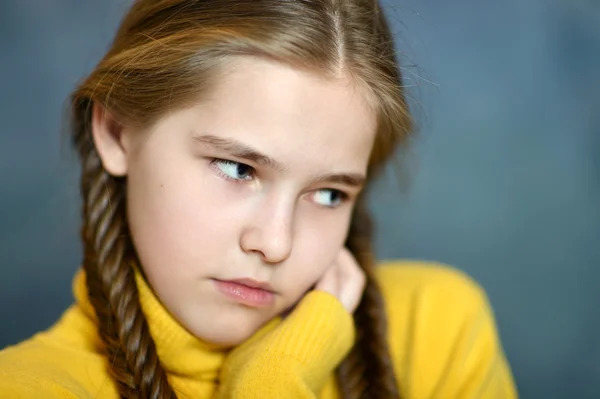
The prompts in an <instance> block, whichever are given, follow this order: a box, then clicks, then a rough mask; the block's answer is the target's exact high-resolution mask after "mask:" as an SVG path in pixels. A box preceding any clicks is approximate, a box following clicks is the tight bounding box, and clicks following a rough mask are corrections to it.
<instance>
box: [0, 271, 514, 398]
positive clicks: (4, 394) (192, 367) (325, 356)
mask: <svg viewBox="0 0 600 399" xmlns="http://www.w3.org/2000/svg"><path fill="white" fill-rule="evenodd" d="M378 277H379V281H380V283H381V286H382V289H383V294H384V297H385V300H386V312H387V314H388V319H389V345H390V350H391V356H392V361H393V368H394V371H395V373H396V376H397V380H398V381H399V385H400V389H401V392H402V394H403V398H404V399H422V398H423V399H424V398H440V399H461V398H483V399H492V398H493V399H496V398H497V399H515V398H517V392H516V388H515V384H514V382H513V379H512V376H511V372H510V369H509V366H508V364H507V362H506V360H505V357H504V354H503V351H502V348H501V345H500V343H499V340H498V336H497V332H496V328H495V323H494V319H493V313H492V311H491V309H490V306H489V304H488V302H487V299H486V296H485V293H484V292H483V291H482V289H481V288H480V287H479V286H478V285H477V284H476V283H474V282H473V281H472V280H471V279H469V278H468V277H466V276H465V275H464V274H462V273H460V272H458V271H456V270H453V269H451V268H448V267H444V266H439V265H432V264H423V263H416V262H404V263H400V262H395V263H391V262H389V263H387V264H384V265H382V266H381V267H380V268H379V269H378ZM137 283H138V287H139V290H140V301H141V304H142V308H143V311H144V313H145V314H146V317H147V319H148V322H149V325H150V330H151V334H152V336H153V337H154V340H155V342H156V347H157V351H158V355H159V358H160V359H161V362H162V363H163V366H164V368H165V369H166V370H167V373H168V375H169V380H170V382H171V384H172V386H173V388H174V389H175V391H176V392H177V394H178V397H179V398H180V399H184V398H219V399H220V398H233V399H240V398H244V399H245V398H248V399H258V398H260V399H271V398H296V399H300V398H302V399H305V398H306V399H308V398H321V399H333V398H337V397H339V395H338V390H337V387H336V382H335V379H334V377H333V370H334V368H335V366H336V364H337V363H338V362H339V361H340V360H341V359H342V358H343V357H344V356H345V355H346V354H347V353H348V351H349V348H350V347H351V345H352V342H353V340H354V327H353V322H352V318H351V316H350V315H349V314H348V313H347V312H346V311H345V310H344V308H343V307H342V305H341V303H340V302H338V300H337V299H336V298H334V297H333V296H331V295H329V294H327V293H325V292H316V291H313V292H310V293H309V294H308V295H306V296H305V298H304V299H303V300H302V301H301V303H300V304H299V306H298V308H297V309H296V310H295V311H294V312H293V313H292V315H291V316H290V317H288V318H286V319H285V320H283V321H282V320H281V319H279V318H277V319H275V320H273V321H272V322H270V323H268V324H267V325H266V326H265V327H263V328H262V329H261V330H260V331H259V332H257V333H256V334H255V335H254V336H253V337H251V338H250V339H249V340H248V341H246V342H245V343H243V344H242V345H240V346H238V347H237V348H235V349H234V350H232V351H230V352H224V351H222V350H219V349H217V348H212V347H210V346H209V345H207V344H205V343H203V342H201V341H200V340H198V339H197V338H195V337H194V336H192V335H191V334H189V333H188V332H187V331H186V330H185V329H184V328H182V327H181V326H180V325H178V324H177V322H176V321H175V320H174V319H173V318H172V317H171V316H170V315H169V314H168V312H167V311H166V310H165V309H164V308H163V307H162V306H161V304H160V303H159V301H158V300H157V298H156V297H154V295H153V293H152V291H151V290H150V289H149V287H148V286H147V285H146V284H145V282H144V280H143V279H142V278H141V277H139V276H138V278H137ZM73 287H74V293H75V298H76V303H75V304H74V305H73V306H72V307H71V308H69V309H68V310H67V311H66V312H65V314H64V315H63V316H62V317H61V319H60V320H59V321H58V322H57V323H56V325H54V326H53V327H51V328H50V329H49V330H47V331H45V332H42V333H39V334H37V335H35V336H34V337H32V338H31V339H29V340H27V341H25V342H22V343H20V344H18V345H15V346H12V347H8V348H5V349H4V350H3V351H1V352H0V398H5V399H20V398H23V399H34V398H35V399H38V398H44V399H59V398H69V399H74V398H77V399H87V398H89V399H93V398H94V399H103V398H106V399H109V398H110V399H115V398H118V395H117V391H116V388H115V385H114V384H113V383H112V381H111V379H110V377H109V374H108V373H107V368H106V365H107V360H106V359H105V358H104V357H103V356H102V354H101V351H100V340H99V337H98V335H97V332H96V326H95V324H94V312H93V309H92V307H91V305H90V303H89V301H88V297H87V293H86V288H85V282H84V278H83V275H82V273H78V275H77V276H76V277H75V279H74V284H73Z"/></svg>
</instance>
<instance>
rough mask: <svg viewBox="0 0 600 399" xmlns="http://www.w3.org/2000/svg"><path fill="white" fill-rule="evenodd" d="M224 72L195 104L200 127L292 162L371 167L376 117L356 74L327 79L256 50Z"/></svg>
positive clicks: (297, 165)
mask: <svg viewBox="0 0 600 399" xmlns="http://www.w3.org/2000/svg"><path fill="white" fill-rule="evenodd" d="M220 76H221V77H220V79H219V82H218V84H216V85H215V86H214V88H213V90H212V91H211V93H210V94H209V95H208V96H207V98H205V101H203V102H202V104H201V105H199V106H198V107H196V108H195V109H194V110H191V111H192V112H191V113H190V117H191V120H190V121H189V122H190V123H191V124H192V125H193V126H190V127H191V128H192V129H193V130H195V131H196V132H198V133H201V134H203V133H208V134H212V135H218V136H223V137H228V138H233V139H236V140H239V141H242V142H245V143H247V144H250V145H252V146H253V147H256V148H257V149H259V150H260V151H262V152H265V153H266V154H268V155H270V156H272V157H274V158H276V159H278V160H280V161H281V162H282V163H283V164H284V165H286V167H288V168H290V169H295V168H304V169H306V168H307V167H309V166H312V167H314V168H319V169H321V168H327V169H331V168H334V167H335V168H346V169H348V168H351V169H352V171H355V172H365V171H366V167H367V163H368V158H369V155H370V151H371V148H372V145H373V140H374V136H375V130H376V126H375V124H376V122H375V121H376V117H375V113H374V111H373V110H372V109H371V108H370V107H369V103H368V101H367V97H366V95H365V93H363V90H361V89H360V88H359V85H357V84H356V82H354V81H353V80H352V79H351V78H350V77H349V76H342V77H339V78H336V79H332V78H328V79H326V78H324V77H322V76H319V75H318V74H316V73H311V72H307V71H304V70H300V69H296V68H293V67H290V66H288V65H285V64H281V63H277V62H274V61H269V60H265V59H260V58H254V57H238V58H236V59H235V60H234V61H232V62H231V64H229V65H228V66H227V67H226V69H225V71H224V73H223V74H221V75H220Z"/></svg>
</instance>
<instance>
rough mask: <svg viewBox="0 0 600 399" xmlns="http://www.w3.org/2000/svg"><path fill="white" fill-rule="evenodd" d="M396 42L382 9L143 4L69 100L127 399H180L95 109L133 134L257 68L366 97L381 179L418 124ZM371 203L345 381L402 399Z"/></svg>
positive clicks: (360, 245)
mask: <svg viewBox="0 0 600 399" xmlns="http://www.w3.org/2000/svg"><path fill="white" fill-rule="evenodd" d="M394 52H395V51H394V44H393V38H392V35H391V33H390V30H389V27H388V24H387V21H386V19H385V16H384V14H383V11H382V10H381V7H380V6H379V4H378V2H377V1H376V0H353V1H349V0H348V1H341V0H297V1H292V0H286V1H281V0H252V1H247V0H220V1H216V0H215V1H190V0H187V1H184V0H153V1H150V0H137V1H135V2H134V4H133V5H132V7H131V9H130V10H129V12H128V13H127V14H126V16H125V18H124V19H123V21H122V22H121V25H120V27H119V29H118V32H117V34H116V36H115V39H114V41H113V43H112V46H111V48H110V49H109V51H108V52H107V54H106V55H105V56H104V58H103V59H102V60H101V61H100V63H99V64H98V65H97V67H96V68H95V69H94V70H93V71H92V72H91V74H90V75H89V76H88V77H87V78H86V79H85V80H84V81H83V82H82V83H81V84H80V85H79V87H78V88H77V89H76V90H75V92H74V93H73V94H72V97H71V105H72V122H73V127H72V130H73V142H74V144H75V147H76V148H77V150H78V152H79V157H80V160H81V165H82V173H81V195H82V200H83V206H82V214H83V224H82V229H81V237H82V240H83V246H84V268H85V271H86V279H87V281H86V282H87V286H88V290H89V295H90V301H91V303H92V305H93V307H94V309H95V312H96V314H97V316H98V321H99V323H98V331H99V335H100V337H101V338H102V341H103V343H104V346H105V351H106V356H107V362H108V367H109V369H110V373H111V375H112V377H113V378H114V380H115V382H116V384H117V387H118V391H119V393H120V395H121V397H123V398H134V397H135V398H137V397H139V396H141V397H145V398H146V397H147V398H156V399H158V398H173V399H174V398H176V395H175V393H174V391H173V389H172V388H171V386H170V385H169V382H168V380H167V375H166V372H165V371H164V369H163V368H162V366H161V363H160V359H159V358H158V356H157V353H156V348H155V345H154V341H153V340H152V337H151V335H150V332H149V329H148V325H147V321H146V318H145V316H144V313H143V312H142V309H141V306H140V301H139V294H138V291H137V286H136V283H135V278H134V271H133V268H132V264H134V263H135V262H138V259H137V256H136V254H135V248H134V246H133V243H132V240H131V238H130V235H129V230H128V225H127V212H126V195H127V191H126V179H124V178H118V177H114V176H111V175H109V174H108V173H107V172H106V171H105V170H104V168H103V167H102V164H101V162H100V158H99V156H98V154H97V152H96V149H95V147H94V144H93V141H92V138H91V118H92V108H93V107H92V106H93V104H94V103H98V104H101V105H102V106H103V107H104V108H105V109H107V110H108V111H110V112H111V114H113V115H114V116H115V118H116V119H117V120H118V121H119V123H122V124H124V125H129V126H135V127H140V128H143V127H149V126H151V125H152V124H153V123H155V122H156V121H157V120H158V119H160V118H161V117H162V116H163V115H165V114H167V113H168V112H169V111H170V110H172V109H180V108H184V107H187V106H191V105H193V104H195V103H197V101H198V100H200V99H202V98H203V96H206V95H207V93H208V92H209V91H210V89H211V88H212V85H214V84H215V83H216V82H218V81H219V77H220V73H221V72H222V71H223V68H222V67H223V65H225V63H226V62H227V60H229V59H230V58H231V57H235V56H258V57H265V58H269V59H273V60H276V61H279V62H283V63H286V64H289V65H292V66H294V67H297V68H303V69H308V70H311V71H315V72H316V73H318V74H320V75H322V76H324V77H326V78H335V77H339V76H341V75H342V74H344V73H347V74H349V75H350V76H351V77H352V79H353V81H354V82H355V83H357V84H358V85H360V86H361V87H362V88H365V89H366V90H367V91H366V93H368V94H367V95H368V98H369V99H370V100H371V103H372V105H373V106H374V107H375V110H376V112H377V115H378V120H377V122H378V125H377V135H376V139H375V144H374V147H373V150H372V154H371V158H370V161H369V171H368V172H369V177H370V179H372V178H373V176H374V174H376V173H377V172H378V171H379V170H380V169H381V167H382V166H383V165H384V164H385V163H386V161H387V160H388V159H389V158H390V157H391V156H392V154H393V153H394V151H395V149H396V147H397V146H398V145H399V144H402V143H404V142H405V139H406V138H407V135H408V132H409V131H410V130H411V127H412V125H411V118H410V115H409V112H408V107H407V104H406V101H405V97H404V92H403V88H402V81H401V76H400V71H399V68H398V65H397V62H396V58H395V55H394ZM371 241H372V229H371V220H370V217H369V214H368V212H367V207H366V203H365V201H364V194H363V196H361V198H360V199H359V201H358V202H357V204H356V207H355V209H354V213H353V216H352V221H351V225H350V229H349V233H348V237H347V241H346V245H347V247H348V248H349V249H350V251H351V252H352V253H353V255H354V256H355V257H356V259H357V261H358V262H359V264H360V266H361V267H362V268H363V270H364V271H365V273H366V276H367V285H366V288H365V292H364V295H363V297H362V300H361V303H360V304H359V306H358V308H357V310H356V311H355V314H354V319H355V324H356V328H357V340H356V343H355V345H354V347H353V348H352V350H351V352H350V354H349V355H348V356H347V358H346V359H345V360H344V361H343V362H342V363H341V364H340V366H339V367H338V369H337V376H338V382H339V387H340V389H341V392H342V397H343V398H344V399H357V398H399V397H400V394H399V388H398V382H397V381H396V378H395V376H394V373H393V368H392V367H391V360H390V354H389V349H388V340H387V326H386V316H385V306H384V305H385V304H384V301H383V297H382V294H381V291H380V289H379V287H378V285H377V282H376V279H375V270H374V269H375V260H374V255H373V249H372V243H371Z"/></svg>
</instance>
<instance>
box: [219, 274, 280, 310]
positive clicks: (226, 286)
mask: <svg viewBox="0 0 600 399" xmlns="http://www.w3.org/2000/svg"><path fill="white" fill-rule="evenodd" d="M213 282H214V283H215V286H216V288H217V290H218V291H219V292H221V293H222V294H223V295H225V296H227V297H228V298H230V299H233V300H234V301H236V302H238V303H240V304H242V305H246V306H250V307H268V306H271V305H273V302H274V301H275V292H274V291H273V288H272V287H271V285H270V284H269V283H265V282H260V281H256V280H253V279H248V278H242V279H235V280H218V279H213Z"/></svg>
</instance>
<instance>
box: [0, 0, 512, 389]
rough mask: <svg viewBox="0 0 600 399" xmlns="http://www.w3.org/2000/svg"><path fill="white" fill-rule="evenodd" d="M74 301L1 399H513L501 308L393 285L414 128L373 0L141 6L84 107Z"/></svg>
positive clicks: (32, 348)
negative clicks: (378, 195) (404, 156)
mask: <svg viewBox="0 0 600 399" xmlns="http://www.w3.org/2000/svg"><path fill="white" fill-rule="evenodd" d="M72 115H73V141H74V144H75V146H76V148H77V150H78V152H79V155H80V159H81V165H82V174H81V194H82V199H83V227H82V230H81V232H82V240H83V246H84V259H83V267H82V270H81V271H80V272H79V273H78V274H77V275H76V277H75V279H74V294H75V297H76V303H75V304H74V305H73V306H72V307H71V308H70V309H69V310H67V311H66V313H65V314H64V315H63V317H62V318H61V319H60V320H59V321H58V322H57V324H56V325H55V326H53V327H52V328H50V329H49V330H48V331H46V332H43V333H40V334H38V335H36V336H35V337H33V338H31V339H30V340H28V341H26V342H23V343H21V344H19V345H16V346H14V347H11V348H7V349H5V350H4V351H3V352H2V354H1V355H0V393H1V394H2V395H1V396H2V397H5V398H119V397H121V398H317V397H318V398H338V397H339V398H414V399H419V398H508V399H511V398H516V392H515V388H514V384H513V382H512V377H511V374H510V371H509V367H508V365H507V362H506V360H505V358H504V356H503V352H502V349H501V345H500V344H499V341H498V337H497V334H496V331H495V326H494V320H493V316H492V312H491V310H490V308H489V306H488V304H487V301H486V297H485V294H484V293H483V292H482V290H481V289H480V288H479V287H478V286H477V285H476V284H475V283H473V282H472V281H471V280H469V279H468V278H467V277H465V276H463V275H461V274H459V273H458V272H456V271H453V270H452V269H449V268H445V267H442V266H435V265H425V264H419V263H408V262H404V263H402V262H388V263H387V264H385V265H380V266H379V267H378V268H375V265H374V260H373V251H372V247H371V241H370V238H371V230H370V225H369V217H368V214H367V208H366V204H365V202H364V199H365V195H366V194H365V193H366V188H367V186H368V182H371V181H372V180H373V177H374V176H375V175H376V173H377V172H378V171H380V170H381V168H382V166H383V165H384V164H385V162H386V161H387V160H388V159H389V158H390V157H391V155H392V154H393V152H394V150H395V149H396V147H397V146H398V145H399V144H401V143H403V142H404V141H405V140H406V136H407V134H408V132H409V131H410V129H411V120H410V117H409V114H408V109H407V105H406V102H405V98H404V93H403V89H402V85H401V77H400V74H399V68H398V65H397V64H396V61H395V57H394V47H393V41H392V37H391V35H390V31H389V29H388V25H387V23H386V19H385V17H384V15H383V13H382V10H381V8H380V5H379V4H378V3H377V1H373V0H252V1H249V0H212V1H209V0H196V1H194V0H138V1H136V2H135V3H134V4H133V6H132V8H131V10H130V11H129V12H128V14H127V15H126V17H125V19H124V20H123V22H122V25H121V26H120V29H119V30H118V32H117V35H116V38H115V40H114V42H113V44H112V47H111V48H110V50H109V51H108V53H107V54H106V56H105V57H104V58H103V59H102V61H101V62H100V63H99V65H98V66H97V68H96V69H95V70H94V71H93V72H92V73H91V74H90V76H89V77H88V78H87V79H86V80H85V81H83V83H82V84H81V85H80V86H79V87H78V88H77V90H76V91H75V93H74V94H73V96H72Z"/></svg>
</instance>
